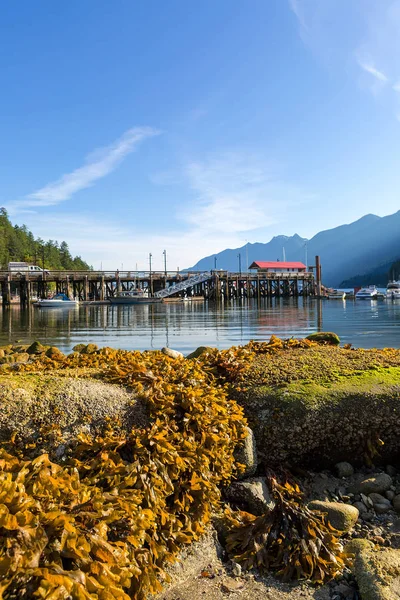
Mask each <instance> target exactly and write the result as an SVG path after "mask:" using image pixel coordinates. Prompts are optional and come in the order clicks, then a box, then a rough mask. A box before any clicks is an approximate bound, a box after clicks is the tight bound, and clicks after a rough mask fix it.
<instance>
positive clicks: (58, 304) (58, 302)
mask: <svg viewBox="0 0 400 600" xmlns="http://www.w3.org/2000/svg"><path fill="white" fill-rule="evenodd" d="M33 306H37V307H38V308H72V307H75V308H76V307H77V306H79V301H78V300H71V299H70V298H68V296H67V295H66V294H55V296H53V297H52V298H43V299H41V300H38V301H37V302H34V303H33Z"/></svg>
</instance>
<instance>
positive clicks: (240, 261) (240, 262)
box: [238, 252, 242, 275]
mask: <svg viewBox="0 0 400 600" xmlns="http://www.w3.org/2000/svg"><path fill="white" fill-rule="evenodd" d="M238 259H239V275H241V274H242V255H241V254H240V252H239V254H238Z"/></svg>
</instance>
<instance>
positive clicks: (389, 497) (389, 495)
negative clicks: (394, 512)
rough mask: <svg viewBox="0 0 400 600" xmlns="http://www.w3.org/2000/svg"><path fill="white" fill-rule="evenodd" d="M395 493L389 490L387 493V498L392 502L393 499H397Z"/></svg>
mask: <svg viewBox="0 0 400 600" xmlns="http://www.w3.org/2000/svg"><path fill="white" fill-rule="evenodd" d="M395 495H396V494H395V492H393V490H388V491H387V492H385V496H386V498H387V499H388V500H390V501H392V500H393V498H394V497H395Z"/></svg>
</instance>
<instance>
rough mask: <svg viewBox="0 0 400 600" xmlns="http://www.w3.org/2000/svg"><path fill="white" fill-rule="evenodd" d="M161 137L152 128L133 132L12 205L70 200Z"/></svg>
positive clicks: (133, 130) (40, 204)
mask: <svg viewBox="0 0 400 600" xmlns="http://www.w3.org/2000/svg"><path fill="white" fill-rule="evenodd" d="M159 133H160V132H159V131H158V130H156V129H153V128H151V127H134V128H132V129H129V130H128V131H126V132H125V133H124V134H123V135H122V136H121V137H120V138H118V139H117V140H116V141H115V142H113V143H112V144H111V145H110V146H107V147H104V148H99V149H97V150H96V151H95V152H92V153H91V154H89V155H88V156H87V157H86V159H85V164H84V165H83V166H82V167H79V168H78V169H75V171H72V173H67V174H65V175H63V176H62V177H60V178H59V179H57V180H56V181H53V182H51V183H48V184H47V185H45V186H44V187H42V188H40V189H39V190H37V191H36V192H33V193H31V194H29V195H28V196H25V198H22V199H21V200H19V201H16V202H14V203H12V206H11V209H14V210H15V209H16V208H24V207H43V206H52V205H55V204H59V203H60V202H63V201H65V200H68V199H69V198H71V197H72V196H73V195H74V194H76V193H77V192H79V191H81V190H84V189H86V188H89V187H91V186H92V185H94V184H95V183H96V181H98V180H99V179H102V178H103V177H105V176H106V175H108V174H109V173H111V172H112V171H114V169H116V168H117V166H118V165H119V164H120V163H121V162H122V160H123V159H124V158H125V157H126V156H127V155H128V154H130V153H131V152H133V151H134V150H135V149H136V148H137V146H138V145H139V144H140V142H143V141H144V140H146V139H148V138H150V137H153V136H155V135H158V134H159Z"/></svg>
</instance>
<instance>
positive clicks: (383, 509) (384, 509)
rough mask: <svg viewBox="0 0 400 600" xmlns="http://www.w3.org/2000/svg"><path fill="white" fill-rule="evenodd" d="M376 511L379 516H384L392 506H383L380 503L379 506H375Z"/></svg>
mask: <svg viewBox="0 0 400 600" xmlns="http://www.w3.org/2000/svg"><path fill="white" fill-rule="evenodd" d="M374 509H375V512H376V514H377V515H383V514H385V513H387V512H388V511H389V510H390V509H391V506H390V504H389V505H388V504H381V503H380V502H378V504H374Z"/></svg>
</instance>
